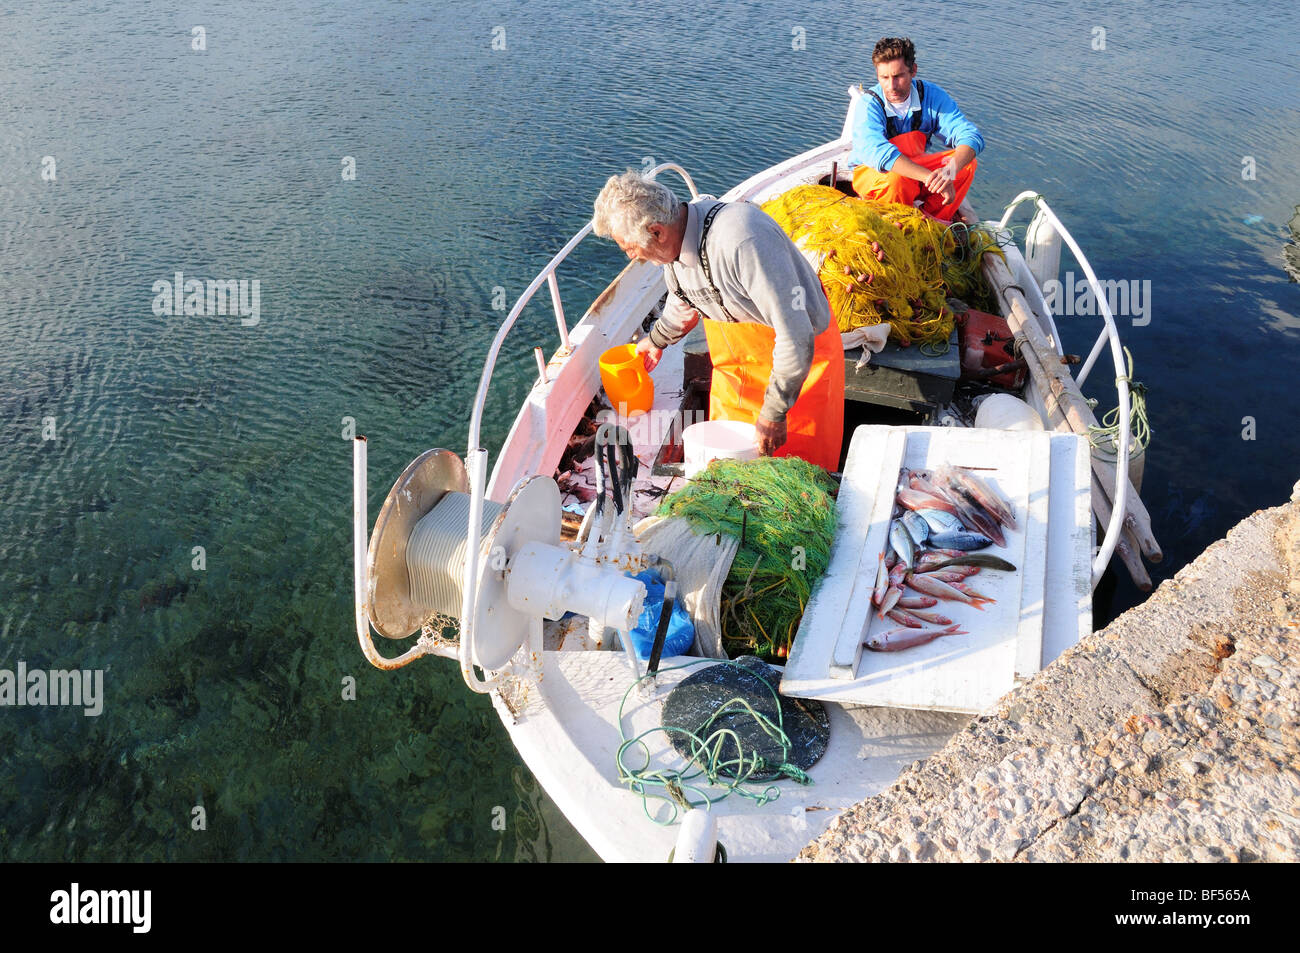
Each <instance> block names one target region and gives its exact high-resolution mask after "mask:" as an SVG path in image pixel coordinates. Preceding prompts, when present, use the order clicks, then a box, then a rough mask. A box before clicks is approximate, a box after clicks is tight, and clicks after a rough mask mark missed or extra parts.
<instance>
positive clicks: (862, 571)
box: [781, 426, 1092, 712]
mask: <svg viewBox="0 0 1300 953" xmlns="http://www.w3.org/2000/svg"><path fill="white" fill-rule="evenodd" d="M944 464H949V465H952V466H960V467H967V468H970V469H972V470H974V471H975V472H977V473H978V474H979V475H980V476H982V477H983V478H984V479H985V480H987V481H988V482H989V483H990V484H992V486H993V488H994V489H995V490H996V491H997V492H998V493H999V494H1000V495H1001V496H1002V497H1003V498H1004V499H1006V500H1008V501H1009V502H1010V504H1011V507H1012V510H1013V512H1014V515H1015V517H1016V522H1017V526H1018V529H1016V530H1009V529H1007V530H1004V535H1005V538H1006V545H1005V546H997V545H994V546H990V547H988V548H986V549H984V550H980V552H985V553H989V554H991V555H995V556H999V557H1001V558H1003V559H1005V560H1007V561H1009V562H1011V563H1013V564H1014V565H1015V566H1016V571H1015V572H1004V571H997V570H990V569H984V570H982V571H981V572H979V573H978V574H977V575H975V576H972V577H970V579H968V580H967V582H968V583H970V584H972V585H973V586H974V587H975V588H976V589H977V590H979V591H980V592H981V593H983V594H984V595H986V596H989V597H991V598H992V599H994V600H996V601H994V602H992V603H989V604H986V605H985V606H984V607H983V609H982V610H981V609H978V608H975V607H973V606H969V605H966V604H964V603H961V602H957V601H949V600H941V601H940V602H939V604H938V605H937V606H935V607H934V608H933V609H931V610H930V611H933V612H940V613H942V614H943V615H946V616H948V617H949V618H951V619H952V620H953V622H954V623H958V624H960V625H961V627H962V628H963V629H964V630H965V633H966V634H963V635H947V636H943V637H940V638H937V639H935V640H934V641H932V642H930V643H928V644H926V645H919V646H916V647H914V648H910V649H904V650H903V651H899V652H872V651H870V650H867V649H865V648H864V647H863V643H864V642H865V641H866V640H867V639H868V638H870V637H871V636H872V635H874V634H877V633H879V632H884V631H887V630H888V629H893V628H897V627H898V623H896V622H894V621H893V620H891V619H889V618H885V619H880V618H878V617H877V615H876V611H877V610H876V607H875V606H874V605H873V604H872V602H871V593H872V589H873V588H874V586H875V581H876V573H877V570H878V568H879V562H880V559H881V558H882V557H883V555H884V554H885V553H886V552H887V551H888V547H889V524H890V521H891V519H892V514H893V511H894V503H895V490H896V487H897V485H898V478H899V470H900V468H902V467H904V466H905V467H907V468H908V469H910V470H931V471H933V470H936V469H938V468H939V467H940V466H942V465H944ZM1090 493H1091V481H1090V476H1089V451H1088V445H1087V443H1086V441H1084V440H1082V439H1081V438H1079V437H1077V436H1075V435H1073V434H1056V433H1048V432H1044V431H1039V432H1025V431H1006V430H986V429H967V428H950V427H880V426H871V427H859V428H858V429H857V430H856V431H855V432H854V435H853V441H852V443H851V444H850V447H849V455H848V460H847V462H846V463H845V467H844V479H843V482H842V483H841V485H840V493H839V498H838V502H837V510H838V515H839V524H838V526H837V528H836V533H835V543H834V546H833V547H832V551H831V563H830V567H829V569H828V570H827V573H826V575H825V576H823V578H822V579H821V581H820V582H819V584H818V586H817V588H816V589H815V590H814V591H813V595H812V598H811V600H810V601H809V603H808V608H807V610H806V611H805V612H804V616H803V620H802V622H801V623H800V626H799V633H798V636H797V637H796V639H795V642H794V646H793V649H792V651H791V654H790V659H789V661H788V663H787V665H786V671H785V677H784V679H783V681H782V686H781V691H782V692H783V693H784V694H787V695H796V696H803V697H807V698H818V699H822V700H826V701H836V702H842V703H853V704H862V705H882V706H889V707H897V708H922V709H934V710H940V711H958V712H978V711H981V710H983V709H984V708H986V707H988V706H989V705H990V704H992V703H993V702H994V701H996V700H997V699H998V698H999V697H1000V696H1001V695H1003V694H1005V693H1006V692H1007V691H1009V690H1010V689H1011V688H1012V687H1013V686H1014V685H1015V684H1016V681H1017V680H1018V679H1025V678H1028V677H1030V676H1032V675H1033V674H1034V673H1035V672H1037V671H1038V670H1039V669H1040V668H1041V667H1042V666H1043V665H1045V664H1047V663H1048V662H1050V661H1051V660H1052V659H1054V658H1055V657H1056V656H1057V655H1059V654H1060V653H1061V652H1062V651H1064V649H1065V648H1067V647H1068V646H1070V645H1073V644H1074V643H1075V642H1077V641H1078V640H1079V638H1081V637H1082V636H1083V635H1085V634H1086V633H1087V632H1089V631H1090V629H1091V613H1092V600H1091V586H1090V578H1091V577H1090V573H1091V564H1090V559H1091V553H1092V514H1091V500H1090ZM908 592H909V593H910V592H911V590H908Z"/></svg>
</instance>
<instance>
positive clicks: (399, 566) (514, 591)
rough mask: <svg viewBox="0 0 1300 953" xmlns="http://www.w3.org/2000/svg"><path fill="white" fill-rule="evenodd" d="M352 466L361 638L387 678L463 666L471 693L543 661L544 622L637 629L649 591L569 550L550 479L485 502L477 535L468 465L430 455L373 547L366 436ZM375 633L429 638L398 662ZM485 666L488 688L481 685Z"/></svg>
mask: <svg viewBox="0 0 1300 953" xmlns="http://www.w3.org/2000/svg"><path fill="white" fill-rule="evenodd" d="M352 460H353V537H354V553H353V571H354V579H355V586H354V596H355V600H356V620H357V636H358V638H359V639H360V642H361V650H362V652H363V653H364V654H365V656H366V658H367V660H369V661H370V663H371V664H372V665H374V666H375V667H376V668H381V669H395V668H400V667H402V666H403V665H406V664H408V663H410V662H412V661H414V660H415V659H417V658H419V657H420V656H421V655H441V656H444V657H447V658H457V659H459V660H460V661H461V669H462V671H463V672H466V673H467V674H466V681H467V682H468V683H469V684H470V687H472V688H475V689H476V690H483V689H485V688H487V687H490V686H491V685H492V684H493V682H494V680H495V677H494V673H496V672H498V671H499V670H501V669H502V668H504V667H505V666H506V665H507V664H508V663H509V662H510V660H511V659H512V658H513V657H514V655H515V653H516V652H518V651H519V649H520V647H521V646H523V645H524V644H525V642H527V643H529V646H530V650H531V651H533V652H535V653H536V652H540V651H541V648H542V620H543V619H552V620H554V619H559V618H560V617H562V616H563V615H564V614H565V613H567V612H576V613H578V614H580V615H584V616H586V617H588V619H590V621H591V625H592V627H593V628H600V629H602V630H603V629H606V628H609V629H614V630H616V631H618V632H619V633H620V634H623V635H624V636H625V635H626V633H627V632H628V631H629V630H631V628H632V627H633V626H634V625H635V623H636V620H637V617H638V616H639V615H640V613H641V603H642V601H643V600H644V598H645V586H644V585H642V584H641V583H640V582H638V581H636V580H634V579H630V578H628V577H627V576H625V575H624V574H623V573H622V572H621V571H619V570H618V569H616V568H612V566H611V565H607V564H602V561H599V560H596V559H591V558H588V557H585V556H580V555H579V554H577V553H575V552H573V551H572V550H570V549H568V548H567V547H566V546H564V545H562V544H561V542H560V491H559V488H558V487H557V486H556V484H555V481H554V480H552V479H551V478H550V477H545V476H533V477H529V478H527V479H523V480H520V481H519V483H518V484H516V485H515V487H514V489H513V490H512V492H511V493H510V496H509V499H507V501H506V502H505V503H496V502H493V501H491V500H484V501H483V503H482V513H481V515H480V517H479V519H478V520H477V523H478V525H477V526H472V525H471V522H470V521H471V511H472V507H471V502H472V499H471V496H470V494H469V493H468V492H467V491H468V490H469V480H468V477H467V474H466V470H465V466H464V464H463V463H462V462H461V460H460V458H459V457H457V456H456V454H454V453H452V452H451V451H449V450H428V451H426V452H424V453H422V454H421V455H420V456H418V457H416V458H415V459H414V460H413V461H411V463H410V464H409V465H408V466H407V467H406V469H405V470H403V471H402V475H401V476H400V477H398V478H397V482H396V483H394V484H393V488H392V489H391V490H390V491H389V493H388V496H387V498H386V499H385V500H384V505H383V506H382V507H381V509H380V511H379V516H378V518H377V519H376V520H375V528H374V533H373V534H371V535H369V537H368V538H369V545H368V546H367V514H366V438H365V437H357V438H356V440H355V442H354V444H353V457H352ZM472 545H473V546H476V549H477V559H472V560H471V559H470V555H471V552H472V551H471V549H470V547H471V546H472ZM471 585H472V594H473V598H472V599H470V600H469V605H470V607H471V609H470V612H471V615H472V618H471V619H470V624H469V625H466V624H465V621H466V620H465V619H464V618H463V616H464V612H465V608H464V607H465V605H466V599H465V595H466V587H467V586H471ZM451 622H459V623H460V630H461V636H460V638H459V639H458V640H452V639H447V638H443V637H442V636H441V635H440V633H439V630H441V629H442V628H443V626H444V625H445V624H448V623H451ZM372 626H373V627H374V629H375V631H376V632H378V633H379V634H380V635H382V636H384V637H385V638H389V639H405V638H409V637H410V636H412V635H415V634H417V633H419V634H420V637H419V639H418V641H417V642H416V644H415V645H414V646H413V647H412V648H410V649H409V650H408V651H407V652H405V653H404V654H402V655H400V656H397V657H396V658H387V657H385V656H383V655H380V654H379V652H378V650H376V648H375V646H374V643H373V641H372V639H371V635H370V628H371V627H372ZM467 633H472V636H471V637H469V638H467V637H466V634H467ZM623 641H624V644H625V645H627V644H630V640H628V639H627V638H626V637H624V639H623ZM474 666H477V667H478V668H480V669H482V670H483V673H484V676H485V678H484V680H482V681H479V680H478V678H477V676H474V675H472V667H474Z"/></svg>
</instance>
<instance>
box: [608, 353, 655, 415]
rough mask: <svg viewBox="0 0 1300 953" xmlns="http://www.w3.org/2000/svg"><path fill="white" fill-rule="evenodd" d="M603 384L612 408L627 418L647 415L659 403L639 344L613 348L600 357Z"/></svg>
mask: <svg viewBox="0 0 1300 953" xmlns="http://www.w3.org/2000/svg"><path fill="white" fill-rule="evenodd" d="M600 381H601V383H602V384H604V385H605V395H606V396H607V397H608V398H609V403H610V406H612V407H613V408H614V410H615V411H617V412H618V413H619V414H621V415H623V416H628V417H630V416H632V415H633V414H643V413H645V412H646V411H647V410H649V409H650V408H651V406H652V405H653V404H654V402H655V382H654V381H653V380H651V379H650V375H649V373H647V371H646V369H645V362H644V361H643V360H642V359H641V355H639V354H637V352H636V345H635V344H620V345H619V346H618V347H611V348H610V349H609V350H608V351H606V352H605V353H604V354H602V355H601V356H600Z"/></svg>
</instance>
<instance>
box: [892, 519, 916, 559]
mask: <svg viewBox="0 0 1300 953" xmlns="http://www.w3.org/2000/svg"><path fill="white" fill-rule="evenodd" d="M889 545H891V546H893V547H894V552H896V553H898V558H899V559H900V560H901V561H902V563H903V565H904V566H905V567H906V568H908V569H911V568H912V567H913V566H915V565H916V544H915V543H913V542H912V537H911V535H910V534H909V533H908V532H907V529H906V527H904V526H903V524H902V523H901V522H899V521H898V520H894V521H893V522H892V523H890V524H889Z"/></svg>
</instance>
